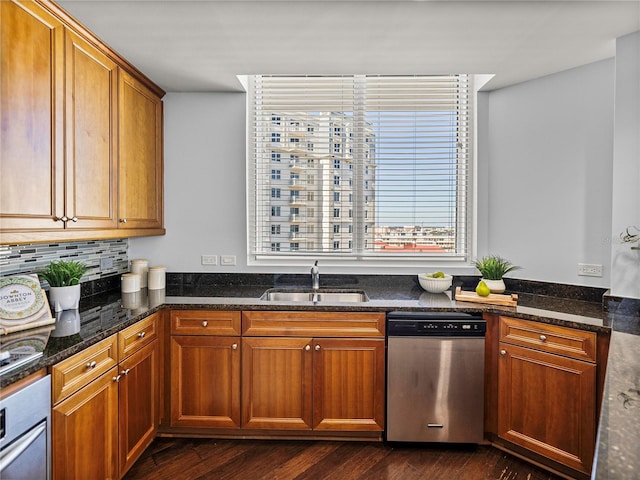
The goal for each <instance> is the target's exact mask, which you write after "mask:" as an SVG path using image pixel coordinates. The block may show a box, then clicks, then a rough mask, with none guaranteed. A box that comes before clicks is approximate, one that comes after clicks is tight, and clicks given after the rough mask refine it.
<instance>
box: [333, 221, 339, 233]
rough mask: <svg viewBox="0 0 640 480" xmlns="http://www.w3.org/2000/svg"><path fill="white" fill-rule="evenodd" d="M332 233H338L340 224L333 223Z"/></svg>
mask: <svg viewBox="0 0 640 480" xmlns="http://www.w3.org/2000/svg"><path fill="white" fill-rule="evenodd" d="M333 233H340V225H339V224H337V223H336V224H334V225H333Z"/></svg>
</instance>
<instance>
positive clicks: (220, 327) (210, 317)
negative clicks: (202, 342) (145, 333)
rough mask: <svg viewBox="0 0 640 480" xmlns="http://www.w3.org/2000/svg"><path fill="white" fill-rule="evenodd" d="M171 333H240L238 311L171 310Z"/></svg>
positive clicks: (233, 334)
mask: <svg viewBox="0 0 640 480" xmlns="http://www.w3.org/2000/svg"><path fill="white" fill-rule="evenodd" d="M171 333H172V334H174V335H232V336H238V335H240V312H233V311H207V310H173V311H172V312H171Z"/></svg>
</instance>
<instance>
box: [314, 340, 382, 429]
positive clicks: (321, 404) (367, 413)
mask: <svg viewBox="0 0 640 480" xmlns="http://www.w3.org/2000/svg"><path fill="white" fill-rule="evenodd" d="M313 351H314V359H313V371H314V373H313V382H314V394H313V400H314V403H313V424H314V427H313V428H314V429H316V430H369V431H382V430H383V428H384V378H385V376H384V340H382V339H380V340H370V339H366V340H365V339H335V338H322V339H315V340H314V344H313Z"/></svg>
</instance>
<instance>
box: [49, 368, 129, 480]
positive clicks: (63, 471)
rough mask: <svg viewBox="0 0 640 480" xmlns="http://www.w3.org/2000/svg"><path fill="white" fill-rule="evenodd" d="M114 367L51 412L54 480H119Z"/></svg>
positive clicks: (116, 371) (115, 373)
mask: <svg viewBox="0 0 640 480" xmlns="http://www.w3.org/2000/svg"><path fill="white" fill-rule="evenodd" d="M117 374H118V369H117V368H116V367H114V368H112V369H111V370H109V371H108V372H107V373H106V374H104V375H102V376H101V377H99V378H97V379H96V380H94V381H93V382H91V383H89V384H88V385H86V386H85V387H84V388H82V389H81V390H80V391H78V392H77V393H76V394H75V395H72V396H70V397H69V398H67V399H66V400H64V401H62V402H61V403H59V404H58V405H56V406H54V408H53V410H52V415H51V416H52V439H51V444H52V453H53V461H52V470H53V478H54V480H65V479H69V480H75V479H80V478H86V479H89V478H100V479H117V478H119V477H118V429H117V428H115V427H114V426H117V422H118V383H117V382H116V381H115V377H116V376H117Z"/></svg>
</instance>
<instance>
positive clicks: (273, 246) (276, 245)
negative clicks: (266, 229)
mask: <svg viewBox="0 0 640 480" xmlns="http://www.w3.org/2000/svg"><path fill="white" fill-rule="evenodd" d="M271 251H272V252H279V251H280V243H279V242H276V243H272V244H271Z"/></svg>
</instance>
